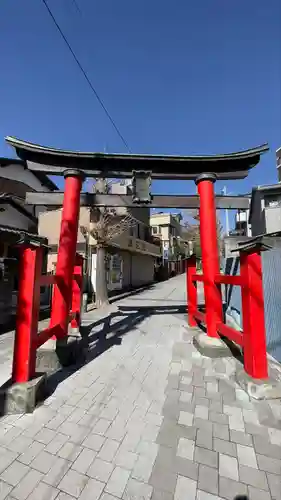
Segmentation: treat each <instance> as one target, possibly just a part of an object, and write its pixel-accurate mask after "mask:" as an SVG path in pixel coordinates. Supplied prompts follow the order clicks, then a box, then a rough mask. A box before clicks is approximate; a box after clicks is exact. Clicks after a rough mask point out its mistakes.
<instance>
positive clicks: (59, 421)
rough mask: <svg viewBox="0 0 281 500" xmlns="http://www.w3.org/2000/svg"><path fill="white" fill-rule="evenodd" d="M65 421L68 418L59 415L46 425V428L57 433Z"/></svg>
mask: <svg viewBox="0 0 281 500" xmlns="http://www.w3.org/2000/svg"><path fill="white" fill-rule="evenodd" d="M65 421H66V416H65V415H62V414H60V413H59V414H57V415H56V416H55V417H54V418H53V419H52V420H50V421H49V422H47V423H46V427H47V428H48V429H52V430H54V431H56V430H57V429H58V428H59V427H60V426H61V425H62V424H63V423H64V422H65Z"/></svg>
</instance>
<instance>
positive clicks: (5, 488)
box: [0, 479, 12, 500]
mask: <svg viewBox="0 0 281 500" xmlns="http://www.w3.org/2000/svg"><path fill="white" fill-rule="evenodd" d="M11 490H12V486H11V485H10V484H7V483H5V482H4V481H1V479H0V500H4V499H5V498H6V497H7V496H8V495H9V493H10V491H11Z"/></svg>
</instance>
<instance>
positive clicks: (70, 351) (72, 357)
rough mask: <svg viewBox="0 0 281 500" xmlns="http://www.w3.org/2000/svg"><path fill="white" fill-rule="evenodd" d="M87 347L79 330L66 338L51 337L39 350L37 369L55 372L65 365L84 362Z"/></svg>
mask: <svg viewBox="0 0 281 500" xmlns="http://www.w3.org/2000/svg"><path fill="white" fill-rule="evenodd" d="M86 354H87V349H86V348H85V346H84V342H83V339H82V338H81V335H80V333H79V332H77V333H76V332H75V333H74V334H70V335H68V336H67V337H65V338H64V339H60V340H55V339H50V340H48V342H46V343H45V344H43V345H42V346H41V347H40V348H39V349H38V351H37V356H36V370H38V371H40V372H47V373H53V372H55V371H57V370H60V369H61V368H63V367H68V366H71V365H76V364H80V363H84V362H85V360H86Z"/></svg>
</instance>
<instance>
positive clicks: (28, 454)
mask: <svg viewBox="0 0 281 500" xmlns="http://www.w3.org/2000/svg"><path fill="white" fill-rule="evenodd" d="M44 448H45V445H44V444H43V443H38V441H33V443H32V444H31V445H30V447H29V448H27V450H26V451H24V452H23V453H22V454H21V455H20V456H19V457H18V460H19V461H20V462H22V463H23V464H26V465H29V464H31V462H32V460H34V458H35V457H36V456H37V455H38V454H39V453H40V452H41V451H42V450H43V449H44Z"/></svg>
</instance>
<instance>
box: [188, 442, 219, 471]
mask: <svg viewBox="0 0 281 500" xmlns="http://www.w3.org/2000/svg"><path fill="white" fill-rule="evenodd" d="M194 461H195V462H197V463H199V464H203V465H209V466H210V467H214V468H218V453H217V452H216V451H210V450H207V449H206V448H199V447H197V446H196V447H195V453H194Z"/></svg>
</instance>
